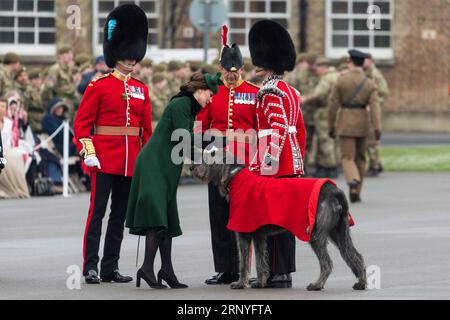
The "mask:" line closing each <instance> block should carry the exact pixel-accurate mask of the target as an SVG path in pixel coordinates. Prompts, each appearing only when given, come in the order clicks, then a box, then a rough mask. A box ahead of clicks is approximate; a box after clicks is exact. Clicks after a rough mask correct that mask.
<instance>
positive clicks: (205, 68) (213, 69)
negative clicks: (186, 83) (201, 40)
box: [202, 63, 219, 74]
mask: <svg viewBox="0 0 450 320" xmlns="http://www.w3.org/2000/svg"><path fill="white" fill-rule="evenodd" d="M202 72H203V73H210V74H216V73H217V72H219V68H218V67H217V66H215V65H210V64H207V63H204V64H203V65H202Z"/></svg>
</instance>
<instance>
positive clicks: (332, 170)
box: [302, 57, 338, 178]
mask: <svg viewBox="0 0 450 320" xmlns="http://www.w3.org/2000/svg"><path fill="white" fill-rule="evenodd" d="M314 71H315V73H316V75H317V76H318V77H319V83H318V84H317V86H316V87H315V88H314V90H313V92H312V93H311V94H310V95H308V96H306V97H304V98H303V100H302V102H303V104H304V105H310V106H313V107H314V108H315V112H314V139H313V145H314V147H313V150H314V149H315V150H316V151H317V155H316V161H315V162H316V164H317V165H316V173H315V177H317V178H336V177H337V176H338V172H337V163H338V162H337V154H336V144H335V141H334V139H332V138H330V137H329V135H328V133H329V128H328V98H329V97H330V95H331V93H332V91H333V88H334V86H335V85H336V82H337V80H338V74H337V72H336V69H335V68H334V67H331V66H330V61H329V60H328V59H327V58H325V57H319V58H317V60H316V62H315V64H314Z"/></svg>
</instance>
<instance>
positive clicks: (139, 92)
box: [128, 86, 145, 100]
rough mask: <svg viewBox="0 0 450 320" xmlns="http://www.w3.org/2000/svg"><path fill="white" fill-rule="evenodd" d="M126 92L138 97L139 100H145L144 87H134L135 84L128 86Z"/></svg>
mask: <svg viewBox="0 0 450 320" xmlns="http://www.w3.org/2000/svg"><path fill="white" fill-rule="evenodd" d="M128 94H129V95H130V97H132V98H135V99H139V100H145V97H144V88H141V87H135V86H129V92H128Z"/></svg>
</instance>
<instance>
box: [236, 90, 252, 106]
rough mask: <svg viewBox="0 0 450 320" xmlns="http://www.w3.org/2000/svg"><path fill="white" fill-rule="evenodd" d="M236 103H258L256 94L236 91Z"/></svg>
mask: <svg viewBox="0 0 450 320" xmlns="http://www.w3.org/2000/svg"><path fill="white" fill-rule="evenodd" d="M234 103H235V104H248V105H250V104H251V105H254V104H256V94H254V93H245V92H244V93H241V92H236V93H235V94H234Z"/></svg>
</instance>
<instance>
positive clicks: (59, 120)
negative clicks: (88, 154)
mask: <svg viewBox="0 0 450 320" xmlns="http://www.w3.org/2000/svg"><path fill="white" fill-rule="evenodd" d="M69 111H70V106H69V104H67V103H66V102H64V100H62V99H61V98H57V97H56V98H53V99H51V100H50V102H49V103H48V112H47V114H46V115H45V116H44V118H43V119H42V132H43V133H46V134H48V135H49V136H50V135H52V134H53V133H54V132H55V131H56V130H57V129H58V128H59V127H60V126H61V125H62V124H63V122H64V121H65V120H67V116H66V114H67V113H68V112H69ZM69 138H70V141H69V156H77V155H78V153H77V150H76V146H75V145H74V144H73V143H72V139H73V135H72V133H70V134H69ZM53 143H54V145H55V148H56V150H57V151H58V153H59V155H60V156H62V155H63V154H64V132H63V130H61V131H60V132H59V133H58V134H57V135H56V136H55V137H54V138H53Z"/></svg>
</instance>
